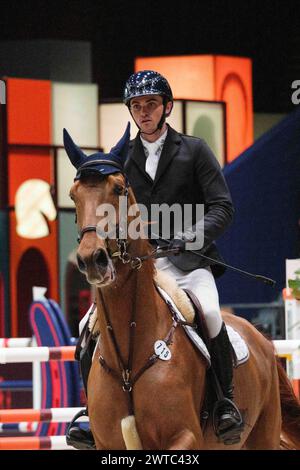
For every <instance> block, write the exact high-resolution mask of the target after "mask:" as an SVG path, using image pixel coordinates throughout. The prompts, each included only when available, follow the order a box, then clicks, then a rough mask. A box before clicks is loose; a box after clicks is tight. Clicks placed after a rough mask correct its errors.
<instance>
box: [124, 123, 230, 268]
mask: <svg viewBox="0 0 300 470" xmlns="http://www.w3.org/2000/svg"><path fill="white" fill-rule="evenodd" d="M145 163H146V156H145V153H144V149H143V145H142V142H141V139H140V135H139V133H138V134H137V136H136V138H135V139H133V140H132V141H131V142H130V144H129V154H128V158H127V160H126V163H125V171H126V174H127V176H128V179H129V182H130V184H131V187H132V189H133V191H134V194H135V197H136V200H137V202H138V204H144V205H145V206H146V207H147V210H148V213H149V217H150V214H151V204H163V203H167V204H168V205H170V206H171V205H172V204H175V203H179V204H180V205H181V206H182V210H183V204H204V205H205V216H204V246H203V248H202V249H201V250H199V253H203V254H205V255H207V256H209V257H211V258H214V259H216V260H220V261H223V259H222V258H221V256H220V255H219V253H218V251H217V247H216V245H215V243H214V240H216V239H217V238H218V237H219V236H220V235H222V233H223V232H224V231H225V229H226V228H227V227H228V226H229V224H230V223H231V221H232V217H233V212H234V209H233V205H232V200H231V196H230V193H229V190H228V187H227V184H226V182H225V179H224V176H223V173H222V170H221V167H220V165H219V162H218V161H217V159H216V157H215V156H214V154H213V152H212V151H211V150H210V148H209V147H208V145H207V144H206V143H205V141H204V140H202V139H199V138H197V137H191V136H187V135H184V134H180V133H179V132H177V131H175V130H174V129H172V128H171V127H170V126H168V133H167V137H166V140H165V143H164V146H163V150H162V153H161V155H160V159H159V163H158V167H157V172H156V176H155V179H154V181H153V180H152V178H151V177H150V176H149V175H148V174H147V173H146V171H145ZM196 222H197V221H196V220H193V225H194V224H195V223H196ZM172 235H174V234H172V232H171V238H173V237H172ZM157 243H158V244H159V245H163V244H164V243H163V242H162V241H161V240H157ZM169 259H170V261H171V262H172V263H173V264H174V265H175V266H176V267H178V268H180V269H182V270H183V271H190V270H194V269H197V268H203V267H205V266H209V265H210V266H211V269H212V272H213V274H214V276H216V277H217V276H220V275H221V274H223V272H224V271H225V268H224V267H222V266H218V265H216V264H215V265H213V264H212V262H211V261H208V260H205V259H203V258H201V257H200V256H197V255H195V254H193V253H190V252H188V251H186V252H185V253H182V254H179V255H176V256H170V257H169Z"/></svg>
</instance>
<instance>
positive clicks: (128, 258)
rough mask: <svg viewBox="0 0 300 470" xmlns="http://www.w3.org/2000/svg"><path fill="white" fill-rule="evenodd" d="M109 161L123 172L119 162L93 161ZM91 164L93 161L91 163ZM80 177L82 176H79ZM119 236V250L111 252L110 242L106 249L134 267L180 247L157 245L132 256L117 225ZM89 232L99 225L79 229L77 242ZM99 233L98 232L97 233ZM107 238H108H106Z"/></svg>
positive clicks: (174, 251) (138, 266) (126, 240)
mask: <svg viewBox="0 0 300 470" xmlns="http://www.w3.org/2000/svg"><path fill="white" fill-rule="evenodd" d="M104 162H105V163H107V162H108V163H109V165H113V166H115V167H117V168H118V169H120V172H121V168H120V167H119V165H118V164H116V163H115V162H113V161H108V160H95V161H94V162H92V163H93V164H94V163H95V164H99V163H104ZM89 166H91V163H90V165H89ZM83 167H85V164H83V165H81V167H79V168H78V172H79V170H81V169H83ZM84 169H87V168H84ZM122 174H123V176H124V177H125V181H126V187H125V191H124V196H125V197H127V196H128V186H129V182H128V180H127V178H126V175H124V173H123V171H122ZM78 179H80V177H79V178H78ZM116 228H117V234H118V236H117V238H116V244H117V247H118V248H117V250H116V251H114V252H113V253H111V250H110V249H109V246H108V243H107V242H106V249H107V251H108V252H109V253H110V256H111V258H118V259H120V260H121V261H122V263H123V264H128V263H130V266H131V268H132V269H140V268H141V267H142V264H143V262H144V261H146V260H147V259H150V258H152V259H157V258H161V257H165V256H168V255H169V254H177V253H178V249H177V248H169V247H168V246H163V247H157V248H155V249H154V250H153V251H152V252H151V253H150V254H148V255H144V256H132V255H131V254H130V253H128V247H129V241H128V239H127V238H126V239H125V238H121V237H120V235H121V233H122V229H121V228H120V227H119V225H117V227H116ZM88 232H96V234H97V226H96V225H86V226H85V227H83V228H82V229H81V230H79V232H78V235H77V242H78V243H80V242H81V241H82V239H83V237H84V235H85V234H86V233H88ZM97 235H98V234H97ZM106 240H107V239H106Z"/></svg>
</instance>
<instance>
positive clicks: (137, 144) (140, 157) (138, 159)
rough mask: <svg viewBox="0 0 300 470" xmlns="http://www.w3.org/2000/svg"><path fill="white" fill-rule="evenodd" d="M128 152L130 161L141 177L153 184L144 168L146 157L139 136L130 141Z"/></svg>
mask: <svg viewBox="0 0 300 470" xmlns="http://www.w3.org/2000/svg"><path fill="white" fill-rule="evenodd" d="M129 152H130V159H131V160H133V161H134V162H135V164H136V165H137V167H138V169H139V170H140V172H141V173H142V174H143V176H144V177H145V178H146V179H147V180H148V181H149V182H150V183H151V184H153V180H152V178H151V177H150V176H149V175H148V173H146V171H145V166H146V156H145V152H144V148H143V144H142V142H141V139H140V134H139V133H138V135H137V136H136V138H135V139H134V140H132V141H131V142H130V144H129Z"/></svg>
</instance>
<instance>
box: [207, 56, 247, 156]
mask: <svg viewBox="0 0 300 470" xmlns="http://www.w3.org/2000/svg"><path fill="white" fill-rule="evenodd" d="M215 71H216V72H215V80H216V100H219V101H225V102H226V106H227V142H228V148H227V159H228V161H232V160H233V159H234V158H235V157H236V156H237V155H239V154H240V153H242V152H243V151H244V150H245V148H247V147H249V146H250V145H251V144H252V143H253V96H252V63H251V60H250V59H246V58H243V57H228V56H226V57H224V56H216V63H215Z"/></svg>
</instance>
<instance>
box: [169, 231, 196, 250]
mask: <svg viewBox="0 0 300 470" xmlns="http://www.w3.org/2000/svg"><path fill="white" fill-rule="evenodd" d="M176 237H178V238H173V240H171V242H170V248H177V249H178V253H176V255H178V254H179V253H184V251H185V250H186V244H187V243H191V242H193V241H194V240H195V238H196V235H195V233H193V232H186V233H185V232H179V233H177V235H176Z"/></svg>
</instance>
